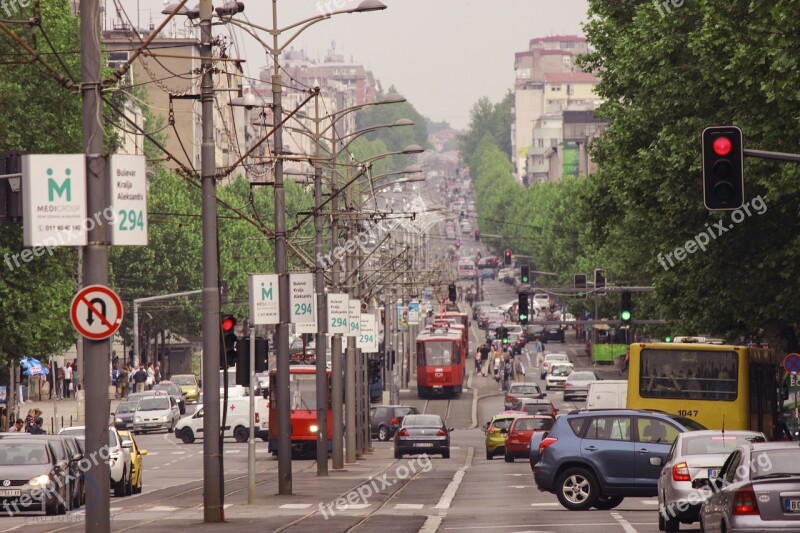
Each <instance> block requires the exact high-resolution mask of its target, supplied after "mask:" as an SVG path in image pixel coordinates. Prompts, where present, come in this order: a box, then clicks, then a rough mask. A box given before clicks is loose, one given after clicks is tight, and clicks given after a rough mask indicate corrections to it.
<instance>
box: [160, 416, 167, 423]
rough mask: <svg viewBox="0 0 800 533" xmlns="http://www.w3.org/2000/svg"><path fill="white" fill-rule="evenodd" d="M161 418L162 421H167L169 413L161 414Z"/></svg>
mask: <svg viewBox="0 0 800 533" xmlns="http://www.w3.org/2000/svg"><path fill="white" fill-rule="evenodd" d="M159 420H161V421H162V422H166V421H167V415H161V418H159Z"/></svg>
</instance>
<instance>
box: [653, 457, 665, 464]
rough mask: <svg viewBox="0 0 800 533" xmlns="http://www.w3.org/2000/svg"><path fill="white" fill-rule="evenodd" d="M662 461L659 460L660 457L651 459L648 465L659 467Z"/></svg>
mask: <svg viewBox="0 0 800 533" xmlns="http://www.w3.org/2000/svg"><path fill="white" fill-rule="evenodd" d="M663 462H664V461H662V460H661V457H651V458H650V464H651V465H653V466H661V464H662V463H663Z"/></svg>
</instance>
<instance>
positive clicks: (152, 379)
mask: <svg viewBox="0 0 800 533" xmlns="http://www.w3.org/2000/svg"><path fill="white" fill-rule="evenodd" d="M145 383H146V384H147V390H152V388H153V385H155V384H156V369H155V368H153V363H150V364H149V365H147V381H146V382H145Z"/></svg>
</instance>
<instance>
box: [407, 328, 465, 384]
mask: <svg viewBox="0 0 800 533" xmlns="http://www.w3.org/2000/svg"><path fill="white" fill-rule="evenodd" d="M463 337H464V333H463V327H462V326H461V325H460V324H459V325H458V327H456V326H453V325H451V324H449V323H448V322H445V321H437V322H435V323H434V324H433V325H432V326H431V327H430V328H429V329H428V330H426V331H423V332H422V333H420V334H419V335H418V336H417V340H416V345H417V393H418V395H419V397H420V398H428V397H431V396H433V395H434V394H442V395H446V396H450V397H456V396H459V395H460V394H461V392H462V390H463V387H464V375H465V368H464V363H465V352H464V349H465V346H464V344H465V343H464V338H463Z"/></svg>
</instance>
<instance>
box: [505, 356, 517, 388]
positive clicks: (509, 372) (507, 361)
mask: <svg viewBox="0 0 800 533" xmlns="http://www.w3.org/2000/svg"><path fill="white" fill-rule="evenodd" d="M513 373H514V365H512V364H511V358H509V357H506V359H505V363H503V390H504V391H508V389H509V388H510V387H511V378H512V374H513Z"/></svg>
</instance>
